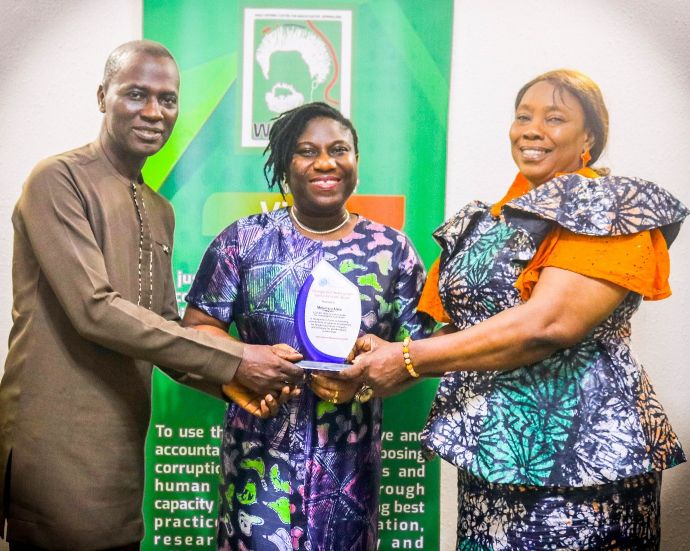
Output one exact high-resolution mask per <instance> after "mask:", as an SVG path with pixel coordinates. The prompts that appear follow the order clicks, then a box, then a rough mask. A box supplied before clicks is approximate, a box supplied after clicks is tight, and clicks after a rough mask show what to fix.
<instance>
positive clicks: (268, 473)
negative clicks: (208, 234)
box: [187, 209, 430, 551]
mask: <svg viewBox="0 0 690 551" xmlns="http://www.w3.org/2000/svg"><path fill="white" fill-rule="evenodd" d="M322 258H325V259H326V260H328V261H329V262H331V263H332V265H333V266H334V267H336V268H337V269H338V270H339V271H340V272H341V273H342V274H344V275H345V276H346V277H347V278H348V279H349V280H350V281H352V282H353V283H355V284H356V285H357V286H358V287H359V289H360V293H361V298H362V325H361V331H362V333H373V334H375V335H378V336H379V337H381V338H383V339H386V340H402V338H404V337H405V336H406V335H408V334H410V335H412V336H413V337H416V336H420V337H421V336H423V335H424V334H425V333H426V332H427V331H428V330H429V327H430V319H429V318H427V317H426V316H425V315H421V314H420V315H418V314H417V313H416V305H417V300H418V297H419V293H420V291H421V288H422V285H423V283H424V277H425V274H424V268H423V265H422V263H421V261H420V259H419V257H418V256H417V253H416V252H415V250H414V247H413V246H412V244H411V243H410V241H409V239H408V238H407V237H406V236H405V235H404V234H402V233H400V232H398V231H396V230H394V229H391V228H389V227H387V226H383V225H381V224H378V223H375V222H372V221H370V220H367V219H365V218H362V217H360V218H359V220H358V221H357V224H356V225H355V227H354V230H353V231H352V232H351V233H350V234H349V235H348V236H347V237H344V238H343V239H341V240H339V241H314V240H311V239H309V238H307V237H305V236H303V235H302V234H300V233H299V232H298V231H297V230H296V229H295V227H294V226H293V224H292V222H291V220H290V217H289V214H288V211H287V210H286V209H282V210H278V211H274V212H271V213H268V214H260V215H256V216H250V217H248V218H244V219H241V220H238V221H237V222H235V223H234V224H232V225H231V226H229V227H228V228H227V229H225V230H224V231H223V232H222V233H221V234H220V235H219V236H218V237H217V238H216V239H215V241H213V243H212V244H211V245H210V247H209V249H208V251H207V252H206V255H205V256H204V258H203V260H202V263H201V266H200V268H199V271H198V273H197V276H196V279H195V280H194V284H193V286H192V289H191V291H190V293H189V295H188V296H187V301H188V302H189V304H191V305H193V306H195V307H196V308H199V309H200V310H202V311H203V312H205V313H207V314H208V315H210V316H213V317H214V318H216V319H218V320H221V321H222V322H224V323H227V324H232V323H235V324H236V326H237V330H238V333H239V335H240V338H241V339H242V340H243V341H244V342H247V343H252V344H276V343H287V344H289V345H291V346H293V347H295V348H297V349H299V345H298V342H297V340H296V338H295V331H294V320H293V315H294V308H295V303H296V300H297V293H298V292H299V290H300V288H301V286H302V284H303V283H304V281H305V280H306V278H307V277H308V276H309V274H310V272H311V270H312V269H313V268H314V266H315V265H316V264H317V263H318V262H319V261H320V260H321V259H322ZM380 427H381V400H379V399H373V400H371V401H369V402H367V403H365V404H359V403H356V402H350V403H345V404H341V405H337V406H336V405H333V404H330V403H328V402H324V401H321V400H320V399H319V398H318V397H317V396H316V395H315V394H314V393H312V392H311V390H309V389H308V387H305V389H304V390H303V392H302V394H301V395H300V396H299V398H297V399H294V400H292V401H291V402H289V403H288V404H286V405H284V406H283V407H282V409H281V411H280V413H279V414H278V415H277V416H276V417H275V418H272V419H268V420H261V419H259V418H257V417H254V416H252V415H250V414H248V413H247V412H246V411H244V410H243V409H241V408H239V407H238V406H236V405H235V404H230V406H229V407H228V411H227V416H226V419H225V427H224V432H223V442H222V452H221V453H222V473H223V482H222V485H221V507H220V513H219V515H220V518H219V531H218V548H219V549H223V550H233V551H234V550H240V551H245V550H247V551H257V550H269V549H270V550H272V551H273V550H279V551H289V550H293V549H298V550H307V551H331V550H333V551H335V550H343V551H345V550H348V551H352V550H362V551H364V550H368V549H374V548H375V547H376V537H377V507H378V493H379V477H380V464H381V441H380Z"/></svg>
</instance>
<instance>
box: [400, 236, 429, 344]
mask: <svg viewBox="0 0 690 551" xmlns="http://www.w3.org/2000/svg"><path fill="white" fill-rule="evenodd" d="M398 241H399V243H400V247H399V248H398V266H399V269H400V272H399V274H398V280H397V281H396V282H395V299H394V300H395V311H396V320H395V322H396V328H395V331H394V335H395V340H397V341H401V340H402V339H404V338H405V337H406V336H408V335H409V336H410V337H412V338H413V339H423V338H424V337H427V336H428V335H430V334H431V332H432V331H433V330H434V327H435V326H436V322H435V320H434V319H433V318H432V317H431V316H429V315H427V314H425V313H424V312H420V311H418V310H417V304H418V302H419V295H420V294H421V292H422V287H423V286H424V279H425V277H426V271H425V270H424V264H423V263H422V260H421V259H420V258H419V255H418V254H417V251H416V250H415V248H414V245H412V243H411V242H410V240H409V239H408V237H407V236H406V235H404V234H399V235H398Z"/></svg>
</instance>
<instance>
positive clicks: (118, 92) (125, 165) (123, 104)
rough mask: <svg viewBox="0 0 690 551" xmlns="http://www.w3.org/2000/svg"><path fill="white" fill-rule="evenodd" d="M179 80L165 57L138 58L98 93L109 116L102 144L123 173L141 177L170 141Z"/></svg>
mask: <svg viewBox="0 0 690 551" xmlns="http://www.w3.org/2000/svg"><path fill="white" fill-rule="evenodd" d="M179 85H180V77H179V73H178V71H177V65H176V64H175V62H174V61H173V60H172V59H170V58H168V57H164V56H155V55H151V54H148V53H143V52H133V53H131V54H129V55H127V57H126V58H125V59H124V60H123V62H122V66H121V67H120V68H119V70H118V71H117V72H116V73H115V74H114V75H112V77H111V78H110V80H109V81H108V83H107V84H106V85H105V88H104V86H103V85H101V86H100V87H99V88H98V103H99V108H100V110H101V111H102V112H103V113H105V119H104V121H103V126H102V129H101V143H102V144H103V147H104V148H105V150H106V152H107V154H108V158H110V160H111V161H112V162H113V164H114V165H115V167H116V168H117V169H118V170H119V171H120V172H122V173H123V174H125V173H131V172H135V173H138V171H139V170H140V169H141V166H143V164H144V162H145V161H146V158H147V157H149V156H150V155H153V154H154V153H156V152H157V151H158V150H159V149H160V148H161V147H163V145H164V144H165V142H166V141H167V140H168V138H169V137H170V133H171V132H172V129H173V127H174V126H175V121H176V120H177V113H178V107H177V98H178V91H179Z"/></svg>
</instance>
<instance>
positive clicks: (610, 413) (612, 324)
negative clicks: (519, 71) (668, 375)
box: [341, 70, 689, 551]
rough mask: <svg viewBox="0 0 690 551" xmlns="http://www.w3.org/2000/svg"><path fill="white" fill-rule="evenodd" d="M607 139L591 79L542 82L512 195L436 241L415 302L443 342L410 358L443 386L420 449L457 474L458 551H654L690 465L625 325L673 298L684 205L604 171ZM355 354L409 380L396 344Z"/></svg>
mask: <svg viewBox="0 0 690 551" xmlns="http://www.w3.org/2000/svg"><path fill="white" fill-rule="evenodd" d="M607 131H608V113H607V110H606V107H605V105H604V101H603V98H602V95H601V92H600V90H599V87H598V86H597V85H596V84H595V83H594V82H593V81H592V80H591V79H590V78H588V77H587V76H586V75H583V74H581V73H578V72H576V71H568V70H558V71H552V72H549V73H545V74H543V75H541V76H539V77H537V78H536V79H534V80H532V81H531V82H529V83H527V84H526V85H525V86H524V87H523V88H522V89H521V90H520V92H519V93H518V96H517V99H516V102H515V119H514V121H513V124H512V126H511V128H510V140H511V145H512V153H513V159H514V160H515V162H516V164H517V166H518V168H519V170H520V172H519V173H518V175H517V177H516V178H515V181H514V182H513V185H512V186H511V187H510V189H509V190H508V192H507V193H506V195H505V197H504V198H503V199H502V200H501V201H499V202H497V203H494V204H493V205H491V204H487V203H484V202H481V201H474V202H472V203H469V204H468V205H466V206H465V207H463V208H462V209H461V210H460V211H459V212H458V213H456V214H455V215H454V216H452V217H451V218H450V219H449V220H448V221H447V222H446V223H444V224H443V225H442V226H441V227H439V228H438V229H437V230H436V232H435V233H434V236H435V237H436V238H437V240H438V242H439V244H440V246H441V258H440V263H439V264H436V265H435V267H432V269H431V270H430V274H429V278H428V280H427V284H426V287H425V290H424V293H423V295H422V298H421V299H420V309H427V311H429V312H433V313H434V315H436V316H438V317H439V319H443V320H444V321H447V322H448V325H447V326H446V328H444V329H443V330H442V331H444V332H445V333H447V334H445V335H442V336H439V337H437V338H431V339H426V340H421V341H418V342H413V343H411V344H410V345H409V346H408V347H407V348H408V355H409V357H410V358H411V361H412V362H413V365H414V369H415V370H416V373H418V374H420V375H426V376H434V375H437V376H443V378H442V379H441V383H440V385H439V389H438V392H437V395H436V399H435V401H434V404H433V406H432V409H431V413H430V416H429V420H428V422H427V425H426V427H425V429H424V431H423V433H422V443H423V446H424V447H425V448H426V449H427V451H428V452H431V453H433V454H437V455H439V456H441V457H442V458H443V459H446V460H447V461H449V462H451V463H452V464H454V465H455V466H457V467H458V547H457V548H458V549H459V550H461V551H465V550H467V551H488V550H493V549H502V550H510V551H516V550H526V551H527V550H529V551H532V550H541V549H554V550H555V549H568V550H585V549H588V550H589V549H609V550H614V549H620V550H632V549H635V550H651V549H657V548H658V545H659V493H660V489H661V472H662V471H663V470H664V469H667V468H669V467H673V466H674V465H677V464H679V463H682V462H683V461H685V456H684V454H683V450H682V449H681V446H680V443H679V442H678V439H677V438H676V435H675V433H674V432H673V429H672V428H671V425H670V423H669V421H668V419H667V418H666V415H665V414H664V411H663V409H662V408H661V405H660V404H659V402H658V400H657V398H656V395H655V394H654V391H653V390H652V387H651V384H650V382H649V379H648V378H647V374H646V373H645V370H644V369H643V368H642V366H641V365H640V364H639V363H638V362H637V360H636V359H635V358H634V356H633V355H632V353H631V351H630V318H631V317H632V315H633V314H634V312H635V311H636V310H637V308H638V307H639V305H640V302H641V301H642V298H643V297H644V298H646V299H649V300H658V299H662V298H665V297H667V296H668V295H669V294H670V288H669V285H668V275H669V258H668V247H669V246H670V245H671V243H672V242H673V240H674V239H675V237H676V235H677V233H678V230H679V228H680V224H681V222H682V221H683V220H684V219H685V218H686V216H687V215H688V214H689V212H688V209H686V208H685V206H683V204H682V203H680V202H679V201H678V200H677V199H676V198H675V197H673V196H672V195H671V194H669V193H668V192H667V191H665V190H664V189H662V188H660V187H659V186H657V185H655V184H653V183H651V182H646V181H644V180H640V179H638V178H624V177H616V176H607V175H605V174H603V171H601V170H599V171H597V170H595V169H593V168H592V167H591V165H592V163H594V162H596V160H597V158H598V157H599V155H600V153H601V152H602V150H603V148H604V146H605V144H606V137H607ZM359 344H360V346H361V348H362V350H368V349H371V348H373V350H372V351H371V352H368V353H364V354H362V355H361V356H359V357H357V358H355V363H356V366H357V367H356V368H350V369H349V370H348V371H349V374H351V375H353V376H356V377H361V376H362V372H363V373H364V378H365V380H366V381H367V382H368V384H370V385H371V386H372V387H374V389H375V391H376V393H377V395H379V394H383V395H386V394H390V393H391V392H394V391H395V389H396V386H397V385H398V384H405V383H406V382H407V381H408V380H409V378H410V375H409V370H408V369H406V368H405V366H404V364H403V357H402V353H401V352H402V350H401V346H400V344H397V345H396V344H388V343H382V342H380V341H378V340H377V339H376V338H374V337H365V338H364V339H361V340H360V343H359ZM347 375H348V373H344V374H342V375H341V376H347Z"/></svg>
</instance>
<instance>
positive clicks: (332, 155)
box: [287, 117, 357, 217]
mask: <svg viewBox="0 0 690 551" xmlns="http://www.w3.org/2000/svg"><path fill="white" fill-rule="evenodd" d="M287 181H288V185H289V186H290V191H291V192H292V195H293V198H294V202H295V206H296V207H297V210H298V211H299V212H300V213H303V214H305V215H308V216H314V217H325V216H335V215H339V214H340V213H341V212H342V209H343V206H344V205H345V201H347V199H348V198H349V197H350V195H352V192H353V191H354V189H355V185H356V183H357V155H356V153H355V146H354V143H353V139H352V133H351V132H350V130H349V129H348V128H346V127H345V126H343V125H342V124H340V123H339V122H338V121H336V120H334V119H329V118H326V117H318V118H314V119H312V120H311V121H309V123H308V124H307V126H306V127H305V129H304V132H302V135H301V136H300V137H299V138H298V139H297V143H296V144H295V151H294V153H293V155H292V161H291V162H290V168H289V170H288V175H287Z"/></svg>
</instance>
